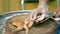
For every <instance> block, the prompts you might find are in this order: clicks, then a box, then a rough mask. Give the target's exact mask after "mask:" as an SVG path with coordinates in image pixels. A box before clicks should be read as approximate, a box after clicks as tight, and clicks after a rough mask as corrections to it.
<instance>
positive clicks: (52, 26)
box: [6, 15, 57, 34]
mask: <svg viewBox="0 0 60 34" xmlns="http://www.w3.org/2000/svg"><path fill="white" fill-rule="evenodd" d="M27 17H28V15H21V16H15V17H12V18H10V19H9V20H8V21H7V22H6V33H10V34H11V33H12V32H10V31H9V29H8V28H9V27H10V28H14V27H13V26H12V25H10V26H9V27H7V24H8V25H9V22H10V21H12V22H14V21H24V20H25V19H26V18H27ZM7 29H8V31H7ZM56 29H57V23H56V21H55V20H53V19H52V18H49V19H48V20H46V21H44V22H43V23H39V24H34V25H33V27H32V28H31V29H30V30H29V34H53V32H54V31H55V30H56ZM14 34H25V30H23V31H20V32H17V33H14Z"/></svg>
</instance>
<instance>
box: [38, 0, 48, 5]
mask: <svg viewBox="0 0 60 34" xmlns="http://www.w3.org/2000/svg"><path fill="white" fill-rule="evenodd" d="M47 2H48V0H39V5H41V4H47Z"/></svg>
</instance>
